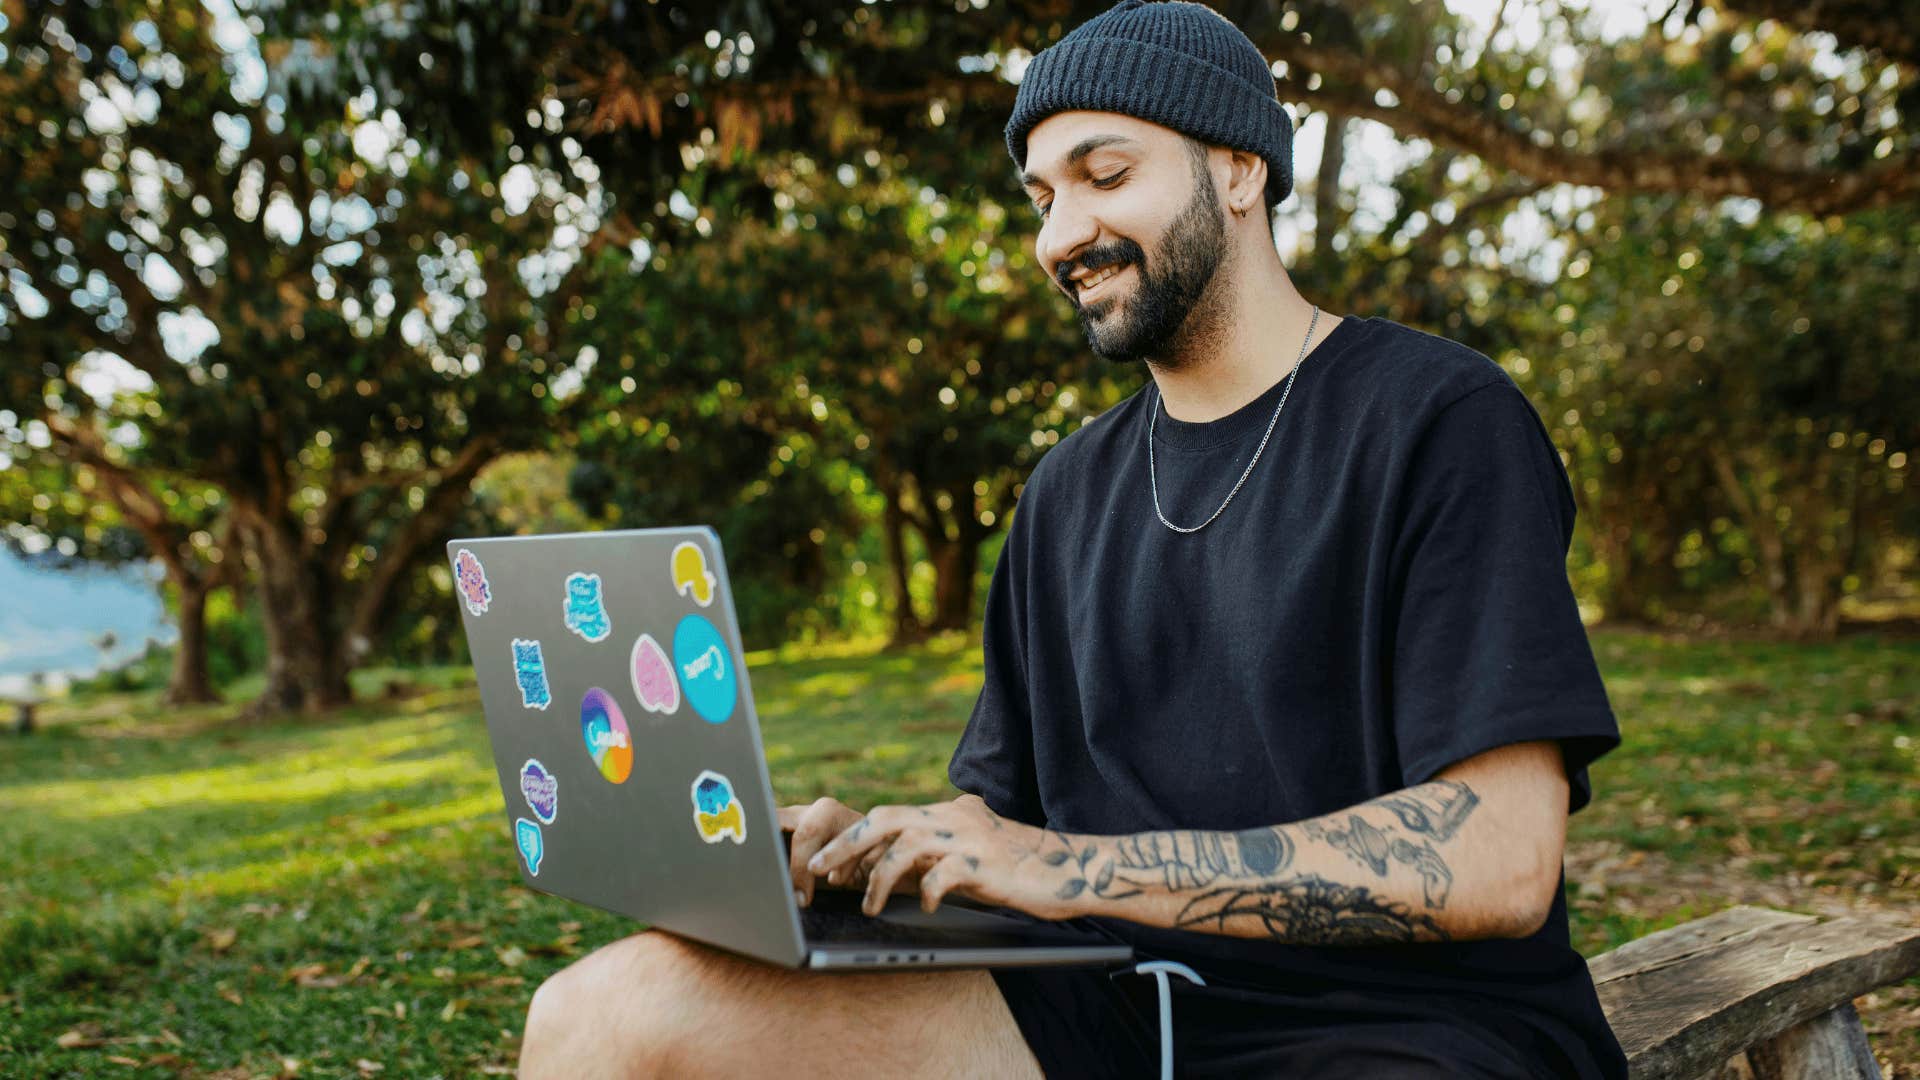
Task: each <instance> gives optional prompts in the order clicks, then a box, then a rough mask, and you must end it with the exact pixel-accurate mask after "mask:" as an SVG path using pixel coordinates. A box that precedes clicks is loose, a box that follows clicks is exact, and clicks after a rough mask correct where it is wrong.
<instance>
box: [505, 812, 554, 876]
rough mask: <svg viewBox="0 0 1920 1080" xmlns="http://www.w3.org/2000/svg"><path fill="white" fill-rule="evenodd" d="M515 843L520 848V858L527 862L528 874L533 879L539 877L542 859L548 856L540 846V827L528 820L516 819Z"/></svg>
mask: <svg viewBox="0 0 1920 1080" xmlns="http://www.w3.org/2000/svg"><path fill="white" fill-rule="evenodd" d="M513 841H514V843H515V845H517V846H518V847H519V848H520V858H522V859H524V860H525V861H526V864H527V873H528V874H529V875H531V876H533V877H539V876H540V859H541V857H542V856H543V855H545V854H546V851H545V849H543V848H542V847H541V845H540V826H538V825H535V824H534V823H533V822H531V821H528V820H527V819H526V818H515V819H514V821H513Z"/></svg>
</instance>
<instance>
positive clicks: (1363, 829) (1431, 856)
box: [1300, 814, 1453, 910]
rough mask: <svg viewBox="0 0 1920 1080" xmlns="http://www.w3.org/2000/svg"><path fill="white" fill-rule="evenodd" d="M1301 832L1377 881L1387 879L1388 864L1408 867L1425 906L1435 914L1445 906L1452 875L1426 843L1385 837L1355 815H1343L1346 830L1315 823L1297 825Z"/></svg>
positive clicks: (1383, 833) (1450, 887)
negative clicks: (1422, 893)
mask: <svg viewBox="0 0 1920 1080" xmlns="http://www.w3.org/2000/svg"><path fill="white" fill-rule="evenodd" d="M1300 827H1301V829H1302V831H1304V832H1305V833H1306V834H1307V835H1308V836H1309V837H1311V838H1313V839H1315V840H1321V841H1325V843H1326V845H1327V846H1328V847H1331V848H1333V849H1334V850H1335V851H1339V852H1343V853H1345V854H1346V856H1347V857H1348V858H1350V859H1352V860H1353V861H1354V862H1357V863H1359V864H1360V865H1361V866H1364V867H1366V868H1367V869H1369V870H1372V871H1373V872H1374V873H1375V874H1378V875H1379V876H1381V877H1386V876H1387V869H1388V862H1389V861H1392V862H1397V863H1400V864H1402V865H1404V866H1410V867H1412V868H1413V870H1414V872H1415V873H1417V874H1419V875H1420V886H1421V888H1422V889H1423V890H1424V891H1425V893H1426V901H1427V906H1428V907H1430V908H1433V909H1435V910H1438V909H1440V908H1444V907H1446V906H1447V893H1448V892H1449V891H1450V890H1451V889H1452V888H1453V871H1452V870H1451V869H1449V868H1448V867H1447V861H1446V860H1445V859H1442V858H1441V857H1440V853H1439V852H1437V851H1435V850H1433V845H1432V844H1429V843H1427V842H1426V841H1424V840H1423V841H1421V842H1420V843H1418V844H1415V843H1414V842H1412V841H1411V840H1408V839H1407V838H1406V837H1404V836H1389V835H1387V833H1386V832H1385V831H1383V830H1381V829H1377V828H1375V827H1374V826H1372V825H1371V824H1369V823H1368V822H1367V820H1366V819H1365V818H1363V817H1361V816H1360V815H1358V814H1349V815H1347V825H1346V828H1344V829H1342V828H1328V827H1326V826H1324V825H1322V824H1320V823H1319V822H1317V821H1307V822H1302V823H1301V826H1300Z"/></svg>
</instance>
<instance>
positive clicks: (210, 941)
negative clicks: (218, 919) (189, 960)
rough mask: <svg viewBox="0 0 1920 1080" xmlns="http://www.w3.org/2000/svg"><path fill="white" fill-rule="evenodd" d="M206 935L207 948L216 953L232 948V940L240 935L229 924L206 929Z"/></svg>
mask: <svg viewBox="0 0 1920 1080" xmlns="http://www.w3.org/2000/svg"><path fill="white" fill-rule="evenodd" d="M206 936H207V948H209V949H212V950H213V951H214V952H216V953H223V952H226V951H227V950H228V949H231V948H233V943H234V941H235V940H236V939H238V938H239V937H240V931H238V930H235V929H234V928H233V927H231V926H217V927H214V928H213V929H212V930H209V931H207V935H206Z"/></svg>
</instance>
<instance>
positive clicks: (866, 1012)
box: [520, 931, 1041, 1080]
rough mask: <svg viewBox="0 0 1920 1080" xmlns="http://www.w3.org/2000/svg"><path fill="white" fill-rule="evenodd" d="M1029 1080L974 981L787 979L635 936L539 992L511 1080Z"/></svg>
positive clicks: (910, 976) (1011, 1038) (1025, 1063)
mask: <svg viewBox="0 0 1920 1080" xmlns="http://www.w3.org/2000/svg"><path fill="white" fill-rule="evenodd" d="M775 1074H778V1075H780V1076H783V1077H787V1076H791V1077H806V1076H828V1075H831V1076H907V1075H912V1076H953V1077H960V1076H992V1077H1038V1076H1040V1075H1041V1074H1040V1065H1039V1062H1038V1061H1036V1060H1035V1059H1034V1057H1033V1053H1032V1051H1030V1050H1028V1049H1027V1044H1026V1041H1025V1040H1024V1039H1022V1038H1021V1036H1020V1029H1019V1027H1018V1026H1017V1025H1016V1024H1015V1023H1014V1020H1013V1014H1011V1013H1009V1012H1008V1011H1007V1006H1006V1002H1005V1001H1004V1000H1003V999H1002V998H1001V997H1000V991H999V990H998V989H996V988H995V987H994V985H993V978H992V977H991V976H989V975H988V974H987V973H986V972H984V971H919V972H889V973H872V974H867V973H861V974H833V975H829V974H823V973H820V972H808V971H788V970H785V969H782V968H775V967H769V966H767V965H764V964H756V963H753V962H751V961H747V960H741V959H739V958H737V957H734V956H731V955H729V954H727V953H724V952H720V951H718V950H716V949H709V948H707V947H706V946H703V945H699V944H696V943H694V942H690V941H687V940H685V939H682V938H677V937H674V936H672V935H671V934H665V933H660V932H658V931H647V932H645V933H640V934H635V935H633V936H632V937H629V938H624V939H622V940H620V941H616V942H614V943H612V944H610V945H607V946H605V947H604V948H601V949H599V950H597V951H595V952H594V953H592V954H591V955H589V956H587V957H585V958H583V959H581V960H580V961H578V962H577V963H575V964H573V965H572V966H570V967H568V968H566V969H565V970H564V971H561V972H560V973H559V974H557V975H555V976H553V977H552V978H551V979H548V980H547V981H546V982H545V983H544V984H542V985H541V987H540V989H539V991H538V992H536V993H535V994H534V996H533V1005H532V1007H531V1008H529V1009H528V1011H527V1031H526V1038H525V1040H524V1042H523V1043H522V1045H521V1049H520V1075H521V1076H522V1077H523V1078H524V1080H542V1078H544V1077H580V1078H598V1077H628V1076H760V1075H775Z"/></svg>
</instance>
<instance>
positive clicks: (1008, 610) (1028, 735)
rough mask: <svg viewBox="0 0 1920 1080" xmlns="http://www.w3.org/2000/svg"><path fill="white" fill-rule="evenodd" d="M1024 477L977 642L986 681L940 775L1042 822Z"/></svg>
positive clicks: (1029, 494) (1013, 813)
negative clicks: (1030, 683)
mask: <svg viewBox="0 0 1920 1080" xmlns="http://www.w3.org/2000/svg"><path fill="white" fill-rule="evenodd" d="M1034 501H1035V500H1034V498H1033V484H1032V481H1031V480H1029V482H1028V484H1027V488H1026V490H1025V491H1024V492H1023V498H1022V499H1021V506H1020V507H1019V508H1018V509H1017V510H1016V511H1015V512H1014V515H1013V522H1012V523H1011V524H1010V525H1009V526H1008V531H1007V540H1006V543H1005V544H1004V545H1003V546H1002V547H1001V548H1000V557H999V560H998V562H996V563H995V565H994V568H993V582H992V584H991V585H989V586H988V588H987V609H986V617H985V619H984V620H983V622H982V624H981V631H980V648H981V653H982V656H983V658H984V662H985V673H986V679H985V682H984V683H983V684H982V685H981V687H980V697H979V698H978V699H977V700H975V701H974V703H973V715H972V716H971V717H969V718H968V720H967V728H966V731H965V732H963V733H962V734H961V736H960V745H959V746H958V747H956V748H955V749H954V752H953V760H952V761H950V762H949V763H948V764H947V779H949V780H951V781H952V782H953V786H954V787H956V788H959V789H960V790H961V791H967V792H972V793H973V794H975V795H978V796H980V797H981V798H982V799H984V800H986V803H987V805H988V806H989V807H992V808H993V812H994V813H996V814H999V815H1000V816H1001V817H1004V818H1011V819H1012V820H1014V821H1021V822H1025V823H1026V824H1029V825H1044V824H1045V823H1046V821H1045V818H1046V814H1045V811H1044V810H1043V809H1042V808H1041V805H1040V790H1039V785H1038V781H1037V780H1036V778H1035V771H1034V762H1033V718H1032V709H1031V704H1030V703H1031V700H1032V699H1031V697H1030V696H1029V694H1028V692H1027V671H1026V665H1027V653H1026V637H1027V635H1026V599H1025V597H1026V552H1027V549H1028V543H1027V537H1028V533H1029V529H1028V527H1027V526H1028V524H1029V523H1027V522H1025V521H1024V520H1023V519H1025V518H1026V517H1027V515H1028V514H1029V513H1031V512H1032V511H1031V507H1032V506H1033V504H1034Z"/></svg>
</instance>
